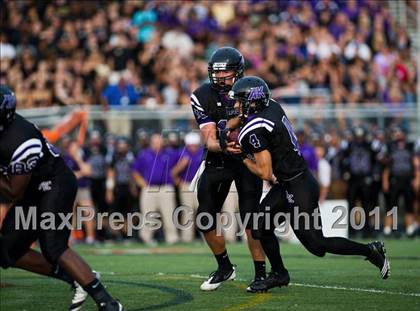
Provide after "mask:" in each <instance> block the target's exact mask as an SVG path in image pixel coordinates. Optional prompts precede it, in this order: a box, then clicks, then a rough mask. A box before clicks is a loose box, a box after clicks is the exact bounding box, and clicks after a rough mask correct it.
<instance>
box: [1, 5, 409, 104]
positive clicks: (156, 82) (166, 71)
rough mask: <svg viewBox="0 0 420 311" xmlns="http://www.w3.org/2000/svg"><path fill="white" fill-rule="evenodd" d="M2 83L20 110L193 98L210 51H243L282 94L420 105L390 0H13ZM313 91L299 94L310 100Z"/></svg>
mask: <svg viewBox="0 0 420 311" xmlns="http://www.w3.org/2000/svg"><path fill="white" fill-rule="evenodd" d="M0 4H1V10H0V16H1V18H0V20H1V29H0V50H1V66H0V67H1V70H0V81H1V83H5V84H8V85H9V86H10V87H11V88H12V89H14V90H15V91H16V94H17V97H18V102H19V103H20V107H40V106H50V105H73V104H78V105H91V104H95V105H97V104H103V105H105V106H128V105H143V106H145V107H149V108H154V107H158V106H161V105H165V106H169V107H176V106H179V105H189V97H190V93H191V91H192V90H194V89H195V88H196V87H197V86H198V85H199V84H200V83H202V82H203V81H205V80H206V79H207V63H206V62H207V59H208V57H209V56H210V55H211V53H212V52H213V51H214V50H215V49H216V48H217V47H220V46H224V45H231V46H235V47H237V48H238V49H239V50H240V51H241V52H242V53H243V54H244V56H245V58H246V65H247V71H246V73H247V74H255V75H259V76H261V77H263V78H264V79H265V80H266V81H267V82H268V83H269V86H270V87H271V88H273V89H274V92H273V94H275V95H276V94H296V93H305V92H308V91H309V92H310V91H311V90H312V91H313V90H324V91H325V92H326V93H327V94H328V96H329V98H330V100H331V102H332V103H366V104H369V103H384V104H385V105H388V106H389V107H405V106H407V105H408V106H409V105H411V104H413V103H415V102H416V92H415V86H416V79H417V77H416V62H415V61H414V59H413V57H412V55H411V49H410V46H411V43H410V39H409V36H408V34H407V30H406V29H405V28H404V27H401V26H399V25H398V24H397V23H396V22H395V20H394V19H393V18H392V16H391V14H390V10H389V8H388V6H387V1H375V0H357V1H356V0H348V1H344V0H318V1H316V0H310V1H285V0H278V1H263V0H249V1H209V0H200V1H159V0H157V1H118V2H116V1H115V2H114V1H66V0H57V1H53V2H49V1H4V0H0ZM307 101H309V102H310V101H311V100H310V99H297V102H307Z"/></svg>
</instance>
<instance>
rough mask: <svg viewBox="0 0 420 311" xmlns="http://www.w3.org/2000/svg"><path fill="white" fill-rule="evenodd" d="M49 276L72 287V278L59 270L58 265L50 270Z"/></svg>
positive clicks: (62, 270)
mask: <svg viewBox="0 0 420 311" xmlns="http://www.w3.org/2000/svg"><path fill="white" fill-rule="evenodd" d="M50 276H51V277H53V278H55V279H58V280H61V281H64V282H66V283H68V284H70V285H71V286H73V285H74V280H73V278H72V277H71V276H70V275H68V274H67V272H66V271H64V269H63V268H61V267H60V266H59V265H57V266H56V267H55V268H53V269H52V270H51V274H50Z"/></svg>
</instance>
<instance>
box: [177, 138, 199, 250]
mask: <svg viewBox="0 0 420 311" xmlns="http://www.w3.org/2000/svg"><path fill="white" fill-rule="evenodd" d="M184 142H185V148H184V149H183V151H182V153H181V156H180V159H179V161H178V163H177V164H176V165H175V166H174V168H173V169H172V179H173V180H174V182H175V184H176V185H178V186H179V189H180V197H181V203H182V206H183V207H184V208H185V209H188V212H187V211H185V212H183V213H182V225H183V226H185V227H184V228H183V230H182V231H181V240H182V242H185V243H189V242H192V241H193V240H194V236H195V226H194V223H193V221H194V219H195V218H194V213H195V211H196V210H197V208H198V200H197V194H196V193H195V192H194V191H191V190H190V185H191V182H192V181H193V179H194V176H195V174H196V172H197V171H198V169H199V167H200V165H201V162H202V161H203V156H204V148H203V147H202V146H201V137H200V134H198V133H196V132H190V133H188V134H187V135H185V138H184Z"/></svg>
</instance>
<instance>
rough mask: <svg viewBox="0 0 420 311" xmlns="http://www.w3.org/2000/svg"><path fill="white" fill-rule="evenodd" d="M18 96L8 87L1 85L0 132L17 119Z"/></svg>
mask: <svg viewBox="0 0 420 311" xmlns="http://www.w3.org/2000/svg"><path fill="white" fill-rule="evenodd" d="M15 111H16V96H15V93H13V91H12V90H11V89H9V88H8V87H7V86H6V85H4V84H0V132H2V131H3V130H4V129H5V128H7V127H8V126H9V125H10V124H11V123H12V122H13V120H14V119H15Z"/></svg>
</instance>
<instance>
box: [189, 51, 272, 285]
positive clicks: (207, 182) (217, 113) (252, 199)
mask: <svg viewBox="0 0 420 311" xmlns="http://www.w3.org/2000/svg"><path fill="white" fill-rule="evenodd" d="M208 72H209V78H210V82H206V83H204V84H202V85H201V86H200V87H199V88H198V89H196V90H195V91H194V92H193V93H192V95H191V106H192V110H193V112H194V116H195V119H196V121H197V123H198V125H199V127H200V131H201V133H202V136H203V139H204V143H205V146H206V149H207V150H206V158H205V169H204V172H203V173H202V175H201V177H200V180H199V183H198V202H199V207H198V211H197V217H198V218H197V219H199V218H200V217H201V216H200V215H201V214H202V213H208V214H210V215H211V216H212V220H213V222H212V224H210V223H209V222H208V221H211V220H209V219H208V218H206V217H203V218H200V222H201V223H202V224H203V227H208V229H207V230H202V232H203V234H204V238H205V240H206V242H207V244H208V245H209V247H210V249H211V251H212V252H213V254H214V256H215V258H216V260H217V264H218V268H217V270H216V271H214V272H213V273H211V274H210V276H209V278H208V279H207V280H206V281H205V282H204V283H203V284H202V285H201V290H204V291H210V290H215V289H217V288H218V287H219V286H220V285H221V283H222V282H224V281H227V280H233V279H234V278H235V277H236V274H235V267H234V265H233V264H232V263H231V261H230V259H229V255H228V253H227V250H226V245H225V239H224V237H223V235H217V232H216V214H217V213H220V211H221V209H222V207H223V203H224V201H225V199H226V197H227V195H228V193H229V190H230V187H231V184H232V182H233V181H235V185H236V188H237V191H238V196H239V210H240V214H241V218H242V220H245V217H246V215H247V214H249V215H251V213H252V211H253V209H254V208H255V207H256V206H258V203H259V200H260V197H261V194H262V181H261V180H260V179H259V178H257V177H256V176H255V175H253V174H252V173H251V172H249V171H248V170H247V169H246V167H245V166H244V165H243V163H242V160H241V158H240V157H238V154H240V153H241V150H240V149H239V148H237V147H236V146H235V142H229V143H228V142H227V139H226V137H224V136H223V133H225V130H226V124H227V121H228V119H230V117H231V116H230V115H229V112H231V111H233V101H231V100H230V99H229V98H228V96H227V94H228V92H229V90H230V89H231V87H232V85H233V83H234V82H235V81H237V80H238V79H239V78H241V77H242V76H243V72H244V58H243V56H242V54H241V53H240V52H239V51H238V50H236V49H234V48H231V47H221V48H219V49H217V50H216V51H215V52H214V53H213V54H212V56H211V58H210V61H209V63H208ZM251 224H252V219H250V220H249V221H248V224H247V230H246V233H247V237H248V246H249V249H250V251H251V254H252V258H253V260H254V266H255V278H254V281H258V280H261V279H264V278H265V256H264V252H263V250H262V248H261V244H260V242H259V241H256V240H254V239H253V238H252V236H251V230H250V225H251ZM273 238H274V239H275V237H273ZM273 242H274V240H273ZM275 243H277V240H275Z"/></svg>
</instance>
